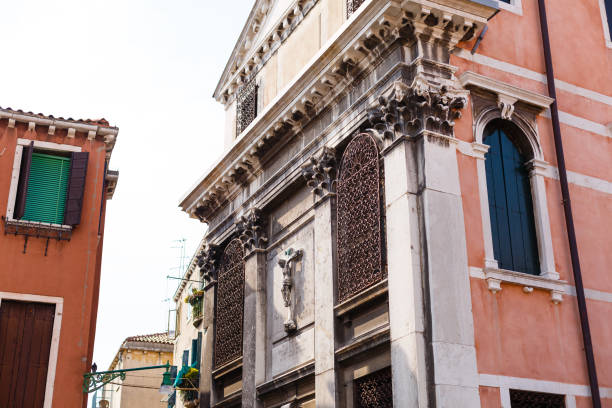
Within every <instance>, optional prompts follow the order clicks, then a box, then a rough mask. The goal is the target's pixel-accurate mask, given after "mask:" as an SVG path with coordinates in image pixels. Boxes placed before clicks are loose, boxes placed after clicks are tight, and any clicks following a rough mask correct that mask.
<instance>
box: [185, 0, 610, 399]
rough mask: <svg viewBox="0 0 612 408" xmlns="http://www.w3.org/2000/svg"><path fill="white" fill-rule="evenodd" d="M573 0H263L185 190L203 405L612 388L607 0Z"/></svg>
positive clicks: (218, 94) (557, 393) (602, 392)
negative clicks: (212, 148)
mask: <svg viewBox="0 0 612 408" xmlns="http://www.w3.org/2000/svg"><path fill="white" fill-rule="evenodd" d="M580 3H581V4H580V5H577V4H576V2H573V1H570V0H555V1H554V2H553V1H543V0H508V1H501V0H499V1H498V0H473V1H471V0H257V1H256V2H255V5H254V7H253V10H252V12H251V14H250V16H249V18H248V21H247V23H246V25H245V27H244V29H243V31H242V34H241V36H240V38H239V40H238V42H237V44H236V47H235V49H234V51H233V53H232V55H231V58H230V60H229V62H228V64H227V67H226V69H225V71H224V72H223V75H222V77H221V80H220V82H219V85H218V87H217V89H216V91H215V94H214V96H215V98H216V99H217V100H218V101H219V102H220V103H222V104H224V106H225V108H226V133H225V135H224V137H225V141H226V150H225V153H224V154H223V156H222V157H221V158H220V160H219V161H218V162H217V163H216V164H215V166H214V167H213V168H212V169H211V170H210V171H209V172H208V173H206V174H205V175H204V176H203V177H202V178H201V179H199V181H198V184H197V185H196V187H195V188H194V189H193V190H192V191H189V192H188V193H187V195H186V196H185V197H184V198H183V199H182V202H181V204H180V205H181V208H182V209H183V210H184V211H185V212H187V213H188V214H190V215H191V216H192V217H193V218H195V219H198V220H199V221H201V222H204V223H207V224H208V227H209V228H208V231H207V233H206V236H205V237H204V239H203V241H202V244H201V247H200V249H199V250H198V253H197V254H196V255H197V256H195V257H194V259H193V261H192V263H191V265H190V267H189V269H188V275H186V277H187V279H190V280H202V281H203V282H204V283H203V284H202V287H201V288H198V289H196V290H194V291H193V292H192V294H188V295H190V297H189V299H188V300H189V301H190V302H191V301H192V300H193V302H194V303H192V306H193V307H196V306H195V305H197V308H198V309H197V315H198V320H197V322H196V321H194V325H195V327H196V328H197V331H198V332H199V333H200V334H201V336H200V335H199V336H198V337H200V338H201V340H199V341H200V346H199V347H200V348H199V350H200V351H199V353H197V354H199V358H200V361H199V384H198V387H199V394H198V395H197V401H198V403H199V406H201V407H239V406H242V407H270V408H275V407H315V406H316V407H323V408H324V407H347V408H352V407H391V406H394V407H466V408H468V407H469V408H472V407H504V408H510V407H534V406H547V407H587V406H591V404H593V405H592V406H612V371H611V369H610V368H611V367H612V347H611V346H610V344H612V331H611V330H610V325H609V324H607V323H606V320H607V319H609V318H608V316H609V315H610V313H612V303H611V302H612V280H611V279H610V278H609V277H607V273H608V272H607V270H608V268H607V265H609V263H610V262H612V254H611V252H610V251H609V250H606V247H607V244H605V243H609V242H610V241H611V238H612V224H611V217H610V216H609V214H610V210H611V209H612V171H611V166H610V159H609V158H610V157H611V154H612V144H611V143H610V137H611V136H612V135H611V133H610V132H611V131H612V130H611V127H610V125H609V123H611V122H612V96H611V95H612V81H610V80H609V78H610V74H611V73H612V48H611V47H612V46H611V45H610V44H611V43H610V37H609V26H608V17H607V16H608V15H610V16H611V17H610V18H612V10H606V7H607V3H606V2H605V1H599V0H584V1H582V2H580ZM543 6H544V7H543ZM545 12H548V16H547V17H546V14H545ZM570 20H571V22H572V23H571V27H568V25H570V24H569V22H570ZM578 26H580V27H581V28H580V29H578V28H576V27H578ZM568 61H571V63H570V62H568ZM553 69H554V70H555V72H553ZM555 75H556V76H555ZM553 78H554V80H553ZM219 137H221V135H219ZM563 146H565V151H564V150H563ZM570 197H571V199H572V201H571V204H573V207H572V206H571V205H570V200H569V198H570ZM564 215H565V217H564ZM183 286H184V285H183ZM185 294H186V293H182V292H181V290H179V291H178V292H177V296H176V297H175V300H176V301H177V302H182V303H184V301H183V299H182V298H183V297H184V295H185ZM198 302H200V303H198ZM188 306H189V305H186V304H183V305H182V307H183V309H184V308H186V307H188ZM191 337H194V336H193V333H192V334H191ZM183 403H184V402H181V401H177V406H181V405H180V404H183ZM598 403H599V404H603V405H597V404H598ZM538 404H547V405H538ZM606 404H607V405H606ZM187 405H188V406H195V405H194V401H193V400H192V401H190V402H189V404H185V405H184V406H187Z"/></svg>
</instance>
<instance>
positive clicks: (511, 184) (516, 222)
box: [484, 120, 540, 275]
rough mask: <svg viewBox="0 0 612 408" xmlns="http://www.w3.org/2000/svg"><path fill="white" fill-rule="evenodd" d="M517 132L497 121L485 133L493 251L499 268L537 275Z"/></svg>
mask: <svg viewBox="0 0 612 408" xmlns="http://www.w3.org/2000/svg"><path fill="white" fill-rule="evenodd" d="M519 132H520V131H519V130H518V129H515V128H514V125H512V124H511V123H509V122H506V121H502V120H497V121H494V122H492V123H491V124H489V126H487V129H486V130H485V139H484V143H485V144H487V145H489V146H490V147H489V151H488V152H487V154H486V156H485V166H486V175H487V192H488V199H489V214H490V217H491V235H492V238H493V252H494V254H495V259H496V260H497V262H498V264H499V267H500V268H501V269H508V270H512V271H517V272H524V273H529V274H533V275H539V274H540V261H539V256H538V241H537V236H536V230H535V223H534V215H533V201H532V197H531V187H530V182H529V174H528V169H527V168H526V163H527V161H528V160H529V159H530V158H531V157H530V156H531V154H530V150H529V148H528V147H527V146H526V145H525V144H524V143H521V139H519V138H516V137H515V135H518V134H519Z"/></svg>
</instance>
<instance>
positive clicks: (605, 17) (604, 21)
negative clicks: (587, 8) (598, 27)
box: [599, 0, 612, 48]
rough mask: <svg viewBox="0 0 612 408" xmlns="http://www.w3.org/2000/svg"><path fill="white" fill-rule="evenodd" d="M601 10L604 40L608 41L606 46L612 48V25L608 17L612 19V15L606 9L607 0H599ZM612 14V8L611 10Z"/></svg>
mask: <svg viewBox="0 0 612 408" xmlns="http://www.w3.org/2000/svg"><path fill="white" fill-rule="evenodd" d="M599 11H600V13H601V23H602V25H603V31H604V40H605V41H606V47H608V48H612V33H611V32H610V27H609V25H608V19H611V18H612V16H609V15H608V11H607V10H606V3H605V0H599ZM610 12H611V14H612V10H610Z"/></svg>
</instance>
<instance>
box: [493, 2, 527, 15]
mask: <svg viewBox="0 0 612 408" xmlns="http://www.w3.org/2000/svg"><path fill="white" fill-rule="evenodd" d="M497 5H498V6H499V8H500V9H501V10H506V11H509V12H511V13H514V14H518V15H519V16H522V15H523V1H522V0H510V3H506V2H505V1H501V0H497Z"/></svg>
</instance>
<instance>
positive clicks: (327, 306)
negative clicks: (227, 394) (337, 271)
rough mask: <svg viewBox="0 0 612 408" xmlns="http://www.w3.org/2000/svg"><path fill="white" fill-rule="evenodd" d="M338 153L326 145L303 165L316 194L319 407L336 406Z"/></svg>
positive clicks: (315, 249)
mask: <svg viewBox="0 0 612 408" xmlns="http://www.w3.org/2000/svg"><path fill="white" fill-rule="evenodd" d="M335 164H336V160H335V152H334V150H333V149H329V148H324V150H323V152H322V153H321V154H319V155H318V156H316V157H312V158H311V159H310V162H309V163H307V164H306V166H304V168H303V175H304V177H305V178H306V180H307V183H308V185H309V186H310V187H311V188H312V190H313V193H314V197H315V219H314V241H315V242H314V256H315V259H314V265H315V276H314V282H315V289H314V290H315V295H314V298H315V309H314V314H315V329H314V330H315V334H314V335H315V341H314V343H315V350H314V351H315V399H316V401H315V404H316V406H317V408H332V407H336V406H337V399H338V397H337V395H338V392H337V389H336V388H337V384H336V370H335V366H336V364H335V361H336V359H335V354H334V353H335V336H334V287H335V285H334V276H335V275H334V266H335V256H336V255H335V236H336V234H335V228H336V220H335V218H336V210H335V200H336V198H335V193H334V189H333V180H334V176H335Z"/></svg>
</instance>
